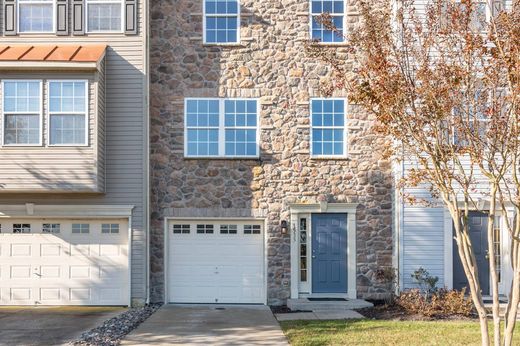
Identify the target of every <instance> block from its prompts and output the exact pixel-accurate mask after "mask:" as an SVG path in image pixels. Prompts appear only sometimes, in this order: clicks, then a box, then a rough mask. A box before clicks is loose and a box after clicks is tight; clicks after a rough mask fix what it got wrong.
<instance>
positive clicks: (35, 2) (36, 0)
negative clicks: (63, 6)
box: [16, 0, 56, 35]
mask: <svg viewBox="0 0 520 346" xmlns="http://www.w3.org/2000/svg"><path fill="white" fill-rule="evenodd" d="M22 4H29V5H38V4H52V30H51V31H20V22H21V20H20V13H21V12H20V0H18V1H16V29H17V32H18V33H19V34H22V35H25V34H54V33H56V0H54V1H52V2H49V1H39V0H28V1H23V3H22Z"/></svg>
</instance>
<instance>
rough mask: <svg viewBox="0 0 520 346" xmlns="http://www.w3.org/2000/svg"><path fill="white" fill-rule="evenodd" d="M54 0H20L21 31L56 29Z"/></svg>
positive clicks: (19, 28)
mask: <svg viewBox="0 0 520 346" xmlns="http://www.w3.org/2000/svg"><path fill="white" fill-rule="evenodd" d="M54 2H55V1H54V0H18V30H19V31H20V32H21V33H33V32H34V33H36V32H53V31H54Z"/></svg>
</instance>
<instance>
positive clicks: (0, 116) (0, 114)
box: [0, 79, 43, 147]
mask: <svg viewBox="0 0 520 346" xmlns="http://www.w3.org/2000/svg"><path fill="white" fill-rule="evenodd" d="M8 82H15V83H16V82H37V83H39V85H40V109H39V113H38V115H39V120H40V134H39V136H38V137H39V142H38V143H31V144H24V143H15V144H6V143H5V112H4V107H5V105H4V97H5V93H4V91H5V83H8ZM42 88H43V83H42V81H41V80H38V79H3V80H2V100H1V102H2V106H1V109H0V120H1V122H2V125H1V128H2V142H1V144H2V145H1V146H3V147H41V146H43V89H42ZM28 113H29V112H14V113H13V112H8V113H7V114H8V115H11V114H13V115H17V114H20V115H23V114H28ZM29 114H36V113H29Z"/></svg>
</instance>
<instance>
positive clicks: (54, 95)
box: [0, 0, 148, 305]
mask: <svg viewBox="0 0 520 346" xmlns="http://www.w3.org/2000/svg"><path fill="white" fill-rule="evenodd" d="M0 3H1V11H2V13H1V18H2V19H1V23H0V27H1V28H2V29H1V32H0V34H1V36H2V37H1V42H0V121H1V124H2V125H1V127H0V128H1V132H0V232H1V233H0V305H129V304H130V303H131V302H134V303H143V302H144V301H145V300H146V297H147V275H148V273H147V267H148V261H147V246H146V244H147V241H148V239H147V225H148V217H147V215H148V212H147V210H148V203H147V200H148V187H147V177H148V161H147V160H148V138H147V131H148V130H147V128H148V105H147V102H148V101H147V95H148V91H147V88H148V77H147V64H148V62H147V52H146V51H145V40H146V33H147V29H146V26H147V22H146V19H147V16H146V13H147V8H146V6H147V5H146V3H147V2H145V1H137V0H71V1H68V0H56V1H52V0H31V1H29V0H3V1H1V2H0Z"/></svg>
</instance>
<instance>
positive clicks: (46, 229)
mask: <svg viewBox="0 0 520 346" xmlns="http://www.w3.org/2000/svg"><path fill="white" fill-rule="evenodd" d="M60 231H61V225H60V224H59V223H44V224H42V233H51V234H53V233H60Z"/></svg>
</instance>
